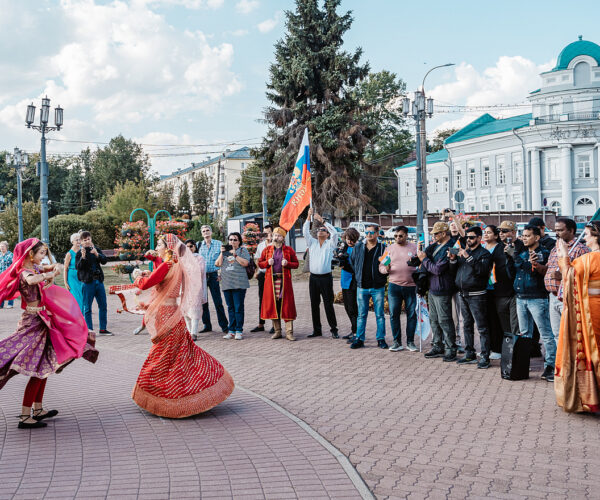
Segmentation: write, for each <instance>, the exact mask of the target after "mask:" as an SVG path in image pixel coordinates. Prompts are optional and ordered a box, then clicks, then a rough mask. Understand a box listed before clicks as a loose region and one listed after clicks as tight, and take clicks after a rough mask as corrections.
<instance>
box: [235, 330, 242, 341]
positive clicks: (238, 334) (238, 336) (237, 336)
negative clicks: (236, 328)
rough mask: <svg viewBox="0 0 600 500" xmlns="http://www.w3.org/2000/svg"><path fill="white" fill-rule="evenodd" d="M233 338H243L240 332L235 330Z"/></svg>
mask: <svg viewBox="0 0 600 500" xmlns="http://www.w3.org/2000/svg"><path fill="white" fill-rule="evenodd" d="M234 338H235V340H243V338H244V337H243V336H242V332H235V337H234Z"/></svg>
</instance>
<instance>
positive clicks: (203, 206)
mask: <svg viewBox="0 0 600 500" xmlns="http://www.w3.org/2000/svg"><path fill="white" fill-rule="evenodd" d="M212 192H213V186H212V183H211V182H210V179H209V178H208V175H206V173H205V172H199V173H197V174H196V175H195V176H194V180H193V181H192V199H193V200H194V211H195V212H196V213H197V214H198V215H204V214H206V213H207V212H208V207H209V206H210V204H211V198H212Z"/></svg>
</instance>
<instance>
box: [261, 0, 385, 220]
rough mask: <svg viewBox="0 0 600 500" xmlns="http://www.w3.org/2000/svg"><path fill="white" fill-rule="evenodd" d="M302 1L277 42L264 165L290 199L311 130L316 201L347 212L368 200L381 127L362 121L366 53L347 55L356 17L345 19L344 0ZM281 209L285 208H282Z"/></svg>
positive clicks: (272, 187) (273, 184)
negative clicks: (362, 186)
mask: <svg viewBox="0 0 600 500" xmlns="http://www.w3.org/2000/svg"><path fill="white" fill-rule="evenodd" d="M319 3H320V2H319V1H318V0H296V9H295V11H294V12H292V11H286V13H285V16H286V29H287V32H286V34H285V37H284V38H283V39H282V40H279V41H278V42H277V43H276V44H275V62H274V63H273V64H271V66H270V69H269V73H270V77H269V81H268V83H267V89H268V90H267V94H266V95H267V99H268V100H269V101H270V105H269V106H268V107H267V108H266V110H265V114H264V120H263V121H264V123H266V125H267V126H268V131H267V134H266V136H265V137H264V138H263V141H262V145H261V146H260V147H259V148H257V149H256V150H255V151H254V156H255V157H256V158H258V160H257V162H256V163H257V167H259V168H265V169H266V170H267V174H268V176H269V191H270V192H275V193H279V195H278V199H279V200H282V199H283V196H284V195H285V192H286V188H287V186H288V184H289V179H290V173H291V171H292V168H293V166H294V163H295V157H296V154H297V153H298V147H299V145H300V142H301V140H302V136H303V133H304V129H305V127H308V129H309V134H310V138H311V143H312V148H311V167H312V173H313V178H312V182H313V199H314V202H315V206H316V208H317V209H318V210H319V211H321V212H335V213H336V215H342V214H345V213H347V212H349V211H352V210H355V209H356V208H357V207H358V206H359V205H360V204H361V203H363V204H364V203H366V202H367V201H368V200H367V197H366V196H362V197H360V196H357V193H358V191H359V190H358V179H359V177H360V175H361V172H363V171H366V172H371V171H372V168H371V167H370V165H369V164H368V163H365V162H363V159H364V153H365V149H366V148H367V146H368V144H369V142H370V140H371V138H372V137H373V135H374V130H372V129H370V128H369V127H368V126H366V125H365V124H363V123H362V122H361V121H360V112H361V109H360V107H361V104H360V102H359V101H358V99H357V97H356V95H355V94H354V92H353V88H354V86H355V85H356V84H357V83H359V82H360V81H361V80H363V79H364V78H365V77H366V76H367V75H368V73H369V66H368V64H361V63H360V58H361V55H362V50H361V49H360V48H359V49H357V50H356V51H354V52H353V53H349V52H346V51H344V50H343V47H342V46H343V36H344V34H345V33H346V31H348V29H349V28H350V26H351V24H352V16H351V13H350V12H346V13H344V14H339V13H338V12H337V9H338V7H339V5H340V3H341V0H325V1H324V3H323V7H322V8H320V7H319ZM276 207H277V211H279V207H281V203H278V204H276Z"/></svg>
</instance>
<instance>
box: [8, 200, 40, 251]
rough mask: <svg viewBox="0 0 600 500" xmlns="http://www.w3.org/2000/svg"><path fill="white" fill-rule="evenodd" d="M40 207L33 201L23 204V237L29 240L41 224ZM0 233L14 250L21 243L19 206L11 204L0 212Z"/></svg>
mask: <svg viewBox="0 0 600 500" xmlns="http://www.w3.org/2000/svg"><path fill="white" fill-rule="evenodd" d="M40 216H41V213H40V205H39V203H34V202H32V201H26V202H24V203H23V235H24V236H25V237H26V238H27V237H29V234H31V233H32V231H33V230H34V229H35V228H36V226H38V225H39V223H40ZM0 232H2V234H3V237H2V239H5V240H6V241H8V244H9V245H10V247H11V248H12V247H13V246H14V245H16V244H17V243H18V241H19V219H18V215H17V204H16V203H11V204H9V205H8V206H7V207H6V210H4V211H2V212H0Z"/></svg>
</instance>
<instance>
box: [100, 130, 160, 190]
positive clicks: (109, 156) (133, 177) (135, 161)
mask: <svg viewBox="0 0 600 500" xmlns="http://www.w3.org/2000/svg"><path fill="white" fill-rule="evenodd" d="M149 169H150V159H149V157H148V155H147V154H145V153H144V150H143V149H142V147H141V146H140V145H139V144H137V143H135V142H133V141H132V140H130V139H125V138H124V137H123V136H122V135H118V136H117V137H114V138H113V139H111V140H110V143H109V144H108V145H107V146H106V147H104V148H101V149H98V150H97V151H96V152H95V153H94V155H93V162H92V170H91V181H92V193H93V197H94V199H95V200H97V201H98V200H101V199H102V198H103V197H105V196H107V195H108V194H109V193H111V192H112V191H113V188H114V187H115V186H116V185H117V184H124V183H126V182H127V181H131V182H134V183H140V182H144V181H145V178H146V175H147V174H148V172H149Z"/></svg>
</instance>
